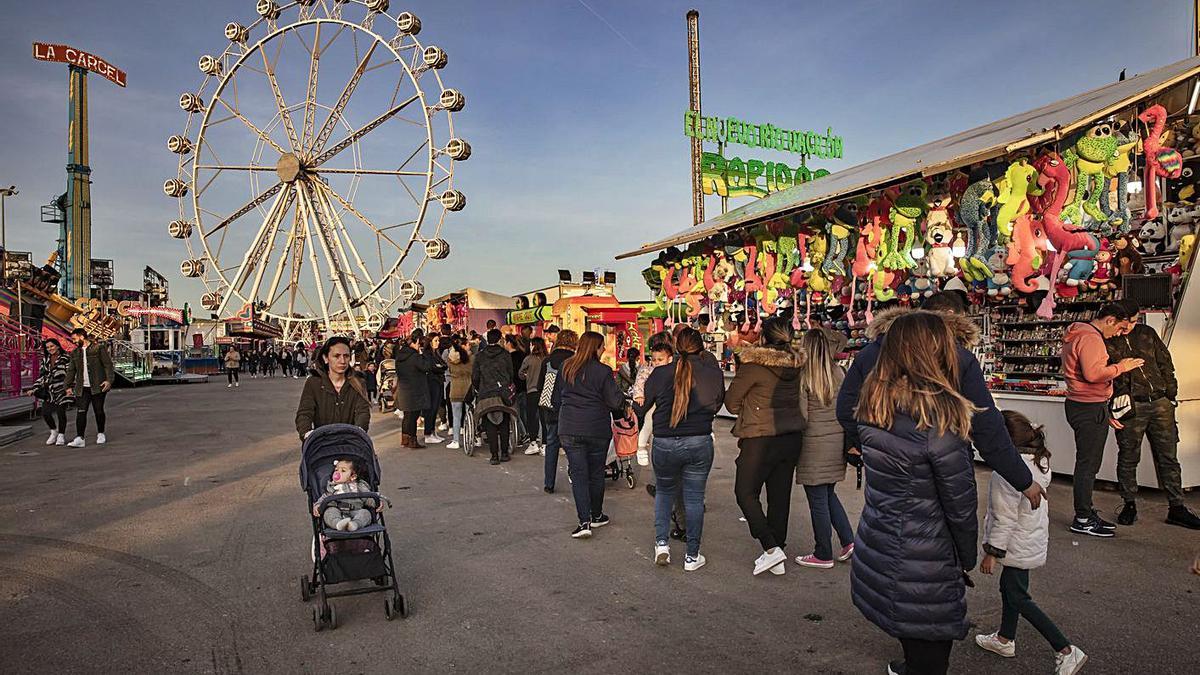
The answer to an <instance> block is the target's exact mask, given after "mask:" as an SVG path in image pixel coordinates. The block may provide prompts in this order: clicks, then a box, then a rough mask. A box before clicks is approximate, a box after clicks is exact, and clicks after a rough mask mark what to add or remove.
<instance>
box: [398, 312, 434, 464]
mask: <svg viewBox="0 0 1200 675" xmlns="http://www.w3.org/2000/svg"><path fill="white" fill-rule="evenodd" d="M422 337H424V334H423V333H422V332H421V331H420V330H415V331H413V333H412V335H411V336H409V339H408V342H406V343H404V344H402V345H400V347H399V348H398V349H397V350H396V354H395V359H396V388H395V389H394V390H393V393H394V398H393V400H394V401H395V404H396V410H401V411H403V412H404V421H403V422H402V423H401V426H400V447H403V448H423V447H425V444H424V443H422V442H421V439H420V438H418V437H417V418H418V417H420V416H421V413H422V411H424V410H425V409H427V408H428V407H429V371H430V370H431V369H432V366H431V365H430V363H429V358H428V357H427V356H425V355H424V354H422V353H421V352H420V351H418V349H419V348H420V346H421V338H422Z"/></svg>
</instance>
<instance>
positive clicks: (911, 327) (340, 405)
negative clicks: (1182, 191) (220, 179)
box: [296, 293, 1200, 675]
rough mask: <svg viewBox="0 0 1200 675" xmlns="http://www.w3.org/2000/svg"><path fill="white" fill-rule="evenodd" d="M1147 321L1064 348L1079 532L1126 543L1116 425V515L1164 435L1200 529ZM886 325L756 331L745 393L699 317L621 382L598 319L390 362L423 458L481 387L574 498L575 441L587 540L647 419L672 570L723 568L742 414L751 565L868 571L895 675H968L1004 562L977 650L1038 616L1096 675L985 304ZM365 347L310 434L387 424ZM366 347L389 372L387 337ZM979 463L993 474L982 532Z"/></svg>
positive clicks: (1042, 482) (1163, 459)
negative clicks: (1107, 457) (720, 446)
mask: <svg viewBox="0 0 1200 675" xmlns="http://www.w3.org/2000/svg"><path fill="white" fill-rule="evenodd" d="M1136 315H1137V308H1136V307H1135V306H1131V305H1130V304H1129V303H1113V304H1110V305H1106V306H1105V307H1103V308H1102V309H1100V310H1099V312H1098V313H1097V314H1096V316H1095V318H1094V319H1093V320H1092V321H1090V322H1080V323H1078V324H1075V325H1073V326H1071V327H1070V328H1069V329H1068V330H1067V332H1066V334H1065V337H1064V345H1063V372H1064V376H1065V378H1066V380H1067V382H1068V396H1067V401H1066V404H1065V406H1066V410H1065V412H1066V416H1067V419H1068V421H1069V422H1070V425H1071V427H1072V428H1073V429H1074V431H1075V438H1076V446H1077V447H1076V461H1075V463H1076V467H1075V473H1074V477H1073V492H1074V502H1075V504H1074V507H1075V508H1074V510H1075V517H1074V518H1073V519H1072V522H1071V524H1070V530H1071V531H1072V532H1074V533H1076V534H1081V535H1088V536H1094V537H1098V538H1101V539H1107V538H1111V537H1112V536H1114V532H1115V529H1116V525H1114V524H1111V523H1109V522H1108V521H1106V520H1104V519H1103V518H1101V517H1100V515H1099V513H1098V512H1097V511H1096V509H1095V508H1094V507H1093V504H1092V483H1093V482H1094V479H1095V475H1096V470H1097V468H1098V466H1099V458H1100V456H1101V453H1102V452H1103V447H1104V444H1105V442H1107V434H1108V432H1109V429H1115V430H1116V433H1117V441H1118V445H1119V447H1120V449H1121V450H1120V456H1119V460H1118V473H1119V478H1120V487H1121V495H1122V497H1123V498H1124V501H1125V506H1124V507H1123V508H1122V510H1121V512H1120V515H1119V516H1118V517H1117V522H1118V523H1120V524H1121V525H1123V526H1129V525H1133V524H1134V522H1135V521H1136V519H1137V510H1136V509H1137V507H1136V495H1137V481H1136V476H1135V474H1134V472H1135V471H1136V466H1137V459H1138V456H1139V455H1140V448H1141V442H1142V438H1143V436H1146V435H1148V436H1149V438H1150V444H1151V449H1152V455H1153V457H1154V461H1155V467H1156V469H1157V471H1158V476H1159V480H1160V483H1161V484H1162V487H1163V489H1164V491H1165V493H1166V495H1167V499H1168V501H1169V511H1168V518H1167V522H1168V523H1170V524H1173V525H1179V526H1182V527H1187V528H1192V529H1200V520H1197V519H1196V517H1195V515H1194V514H1192V512H1191V511H1189V510H1188V508H1187V507H1186V506H1185V504H1184V501H1183V493H1182V489H1181V487H1180V477H1179V469H1178V461H1177V459H1176V456H1175V455H1176V445H1177V443H1178V434H1177V431H1175V422H1174V407H1175V405H1176V398H1175V397H1176V395H1177V391H1176V390H1177V386H1176V384H1175V378H1174V367H1173V365H1172V364H1171V359H1170V354H1169V352H1167V350H1166V348H1165V347H1164V346H1163V345H1162V342H1161V340H1159V339H1158V336H1157V335H1156V334H1155V333H1154V332H1153V330H1152V329H1150V328H1149V327H1147V326H1145V325H1144V324H1137V323H1136V322H1135V320H1134V319H1135V317H1136ZM868 335H869V338H870V342H869V343H868V344H867V345H866V346H865V347H863V348H862V349H861V350H860V351H859V352H858V354H857V355H856V357H855V358H854V360H853V362H852V363H851V364H850V365H849V367H848V368H843V367H842V366H841V365H840V364H839V362H838V360H837V355H838V354H839V352H841V351H842V350H843V348H844V346H845V337H844V335H842V334H841V333H840V332H838V331H835V330H831V329H830V328H827V327H819V328H813V329H809V330H806V331H800V332H798V333H797V332H795V331H793V329H792V327H791V325H790V322H789V321H788V320H786V319H782V318H770V319H767V320H765V321H763V322H762V324H761V326H760V330H759V335H758V340H757V344H748V345H744V346H742V347H741V349H740V350H739V351H738V352H737V363H738V366H737V369H736V374H735V376H734V378H733V380H732V381H731V382H730V383H729V385H728V388H726V385H725V377H724V373H723V372H722V370H721V369H720V367H719V365H718V363H717V361H716V358H715V357H714V356H713V355H712V354H711V353H710V352H709V351H707V350H706V349H705V344H704V340H703V336H702V334H701V333H700V332H698V331H697V330H695V329H693V328H691V327H688V326H685V325H677V326H675V327H674V329H673V330H671V331H669V332H662V333H658V334H655V335H653V336H652V337H651V338H650V339H649V341H648V345H647V346H648V349H647V353H646V357H647V358H643V355H642V354H641V352H639V351H637V350H630V351H629V352H628V353H627V354H626V355H625V356H626V361H625V362H624V363H623V364H622V365H621V367H620V368H619V369H618V370H617V371H616V372H614V371H613V370H612V369H611V368H610V367H608V366H607V365H605V364H604V363H603V362H602V361H601V357H602V354H603V350H604V338H603V336H602V335H600V334H598V333H595V332H591V331H588V332H584V333H583V334H582V335H577V334H576V333H574V332H573V331H570V330H562V331H555V332H552V333H547V334H546V335H545V336H541V337H537V338H534V337H532V336H530V335H525V334H521V335H508V336H505V335H502V334H501V332H500V331H499V330H498V329H496V328H495V327H490V328H489V330H487V331H486V333H485V334H484V335H482V336H476V335H462V334H454V333H452V332H448V331H443V332H440V333H439V334H436V335H425V334H424V333H423V332H421V331H414V333H413V334H412V335H411V336H409V337H408V338H407V339H406V340H405V341H404V342H403V343H402V344H398V345H395V346H392V348H391V351H390V355H392V356H393V358H394V359H395V362H396V369H395V375H396V382H395V385H394V393H393V397H394V400H395V403H396V406H397V410H398V411H400V412H401V415H402V417H403V422H402V424H403V435H402V442H403V444H404V445H405V446H406V447H410V448H419V447H424V444H425V443H430V442H432V443H438V442H442V439H441V438H439V437H437V436H436V431H437V425H436V423H437V420H438V419H439V418H440V417H442V416H444V419H445V420H446V421H445V424H446V425H448V427H449V428H450V430H451V436H452V438H453V441H452V444H457V443H459V442H460V439H461V436H460V427H461V424H462V417H463V415H464V407H463V404H464V402H465V401H467V400H473V401H474V403H475V414H476V415H477V417H478V420H479V422H480V426H481V427H482V428H483V429H484V432H485V436H486V438H487V444H488V447H489V450H490V453H491V462H492V463H493V464H499V463H502V462H505V461H508V460H510V459H511V456H512V452H513V450H514V448H513V447H512V445H511V443H510V439H511V437H512V435H513V434H512V428H511V426H510V425H514V424H515V425H518V426H519V427H521V428H523V430H524V431H523V433H524V434H525V435H526V436H527V439H525V440H522V444H525V445H527V446H528V449H527V450H526V452H527V454H538V453H540V454H544V455H545V466H544V471H545V474H544V486H543V487H544V489H545V491H546V492H547V493H553V492H554V491H555V489H556V480H555V479H556V477H557V473H558V456H559V449H560V448H561V450H562V452H563V453H564V454H565V455H566V458H567V463H568V475H569V476H570V479H571V492H572V496H573V499H574V506H575V524H574V525H573V527H572V529H571V536H572V537H573V538H576V539H587V538H591V537H592V536H593V535H594V532H595V530H596V529H598V528H601V527H604V526H605V525H608V524H609V523H610V522H611V518H610V516H609V514H608V513H606V511H605V509H604V486H605V472H606V466H607V464H608V463H609V462H610V461H611V455H610V450H611V444H612V441H613V426H614V421H616V420H621V419H628V420H632V419H636V420H637V421H638V423H639V424H640V425H641V426H642V429H643V441H642V445H644V446H645V447H646V448H647V450H646V452H645V453H644V454H643V455H642V459H643V461H645V462H646V463H647V464H648V465H649V467H650V468H651V471H652V479H651V483H650V484H649V485H648V491H649V492H650V493H651V495H652V496H653V498H654V518H653V533H654V538H655V547H654V563H655V564H656V565H659V566H667V565H670V563H671V539H680V540H682V541H684V542H685V551H684V557H683V569H684V570H685V571H687V572H694V571H697V570H699V569H701V568H703V567H704V566H705V564H706V561H705V557H704V555H703V553H702V544H703V532H704V518H705V496H706V490H707V480H708V476H709V472H710V471H711V469H712V466H713V457H714V438H715V437H714V428H713V420H714V418H715V416H716V415H717V413H718V412H719V411H720V410H721V408H722V407H724V408H725V409H726V410H728V412H729V413H731V414H733V415H734V416H736V421H735V422H734V424H733V427H732V433H733V435H734V436H735V437H736V438H737V446H738V455H737V460H736V467H737V469H736V476H735V480H734V497H735V499H736V503H737V505H738V507H739V509H740V510H741V512H742V516H743V517H744V520H745V522H746V524H747V527H748V530H749V534H750V536H751V538H753V539H754V540H755V542H756V544H757V546H756V549H755V552H756V556H757V557H755V558H754V560H753V562H752V563H750V564H748V571H750V572H751V573H752V574H754V575H760V574H764V573H770V574H772V575H782V574H786V572H787V564H788V563H789V561H790V562H792V563H794V564H796V565H799V566H801V567H806V568H814V569H826V570H827V569H832V568H835V567H837V565H838V563H847V562H848V563H849V567H850V587H851V598H852V602H853V604H854V605H855V607H857V608H858V610H859V611H860V612H861V613H862V614H863V616H864V617H866V618H867V619H868V620H870V621H871V622H872V623H874V624H875V625H876V626H878V627H879V628H880V629H881V630H883V631H884V632H885V633H886V634H887V635H889V636H891V637H893V638H895V639H896V640H897V641H898V642H899V643H900V649H901V651H902V653H903V658H902V659H899V660H896V661H893V662H892V663H890V664H889V666H888V668H889V672H891V673H907V674H911V675H924V674H927V673H945V672H947V669H948V664H949V660H950V654H951V649H952V646H953V643H954V642H955V641H957V640H962V639H964V638H965V637H966V636H967V634H968V632H969V631H968V621H967V612H966V588H967V586H969V585H974V584H973V582H972V580H971V578H970V576H969V573H970V572H971V571H972V570H974V569H975V568H976V567H977V565H978V568H979V570H980V571H981V572H982V573H983V574H986V575H992V574H996V573H997V572H998V573H999V577H1000V579H999V592H1000V596H1001V601H1002V607H1003V611H1002V615H1001V618H1000V623H999V626H998V627H996V629H995V631H994V632H992V633H979V634H978V635H976V636H975V643H976V644H977V645H978V646H979V647H980V648H981V649H984V650H987V651H989V652H992V653H995V654H997V655H1000V656H1002V657H1010V656H1012V655H1013V654H1014V653H1015V638H1016V631H1017V625H1018V623H1019V620H1020V618H1022V617H1024V618H1025V620H1026V621H1028V622H1029V623H1030V625H1032V626H1033V627H1034V628H1035V629H1036V630H1037V631H1038V632H1039V633H1040V634H1041V635H1042V636H1043V638H1044V639H1045V640H1046V641H1047V643H1048V644H1049V646H1050V647H1051V649H1052V650H1053V655H1054V658H1055V672H1056V673H1061V674H1071V673H1076V672H1078V671H1079V670H1080V669H1081V668H1082V667H1083V665H1084V663H1085V662H1086V660H1087V656H1086V654H1084V652H1083V651H1082V650H1081V649H1080V648H1079V647H1078V646H1077V645H1075V644H1074V643H1073V642H1072V641H1071V640H1070V639H1069V638H1067V637H1066V636H1065V634H1064V633H1063V632H1062V631H1061V630H1060V629H1059V628H1058V627H1057V626H1056V625H1055V623H1054V622H1053V621H1052V620H1051V619H1050V618H1049V616H1048V615H1047V613H1046V612H1045V611H1043V610H1042V608H1040V607H1039V605H1038V604H1037V603H1036V602H1035V601H1034V599H1033V597H1032V595H1031V593H1030V575H1031V573H1032V572H1033V571H1034V570H1036V569H1038V568H1041V567H1043V566H1044V565H1045V564H1046V563H1047V550H1048V541H1049V535H1050V529H1049V515H1048V508H1047V506H1046V504H1045V493H1046V489H1047V487H1048V486H1049V483H1050V449H1048V448H1047V447H1046V436H1045V433H1044V432H1043V431H1042V428H1041V427H1040V426H1039V425H1038V424H1037V423H1036V421H1032V420H1030V419H1028V418H1026V417H1025V416H1024V415H1021V414H1020V413H1017V412H1014V411H1003V412H1002V411H1001V410H999V409H998V408H997V407H996V405H995V402H994V401H993V400H992V397H991V394H990V393H989V391H988V388H987V386H986V382H985V379H984V375H983V371H982V369H981V367H980V364H979V362H978V360H977V358H976V357H975V355H974V353H973V352H972V351H971V350H972V348H973V347H974V346H975V345H976V343H977V341H978V339H979V328H978V326H977V324H976V323H975V322H974V321H973V320H971V318H970V317H968V316H966V306H965V304H964V303H963V302H962V300H961V298H959V297H958V296H957V295H956V294H953V293H942V294H938V295H934V296H933V297H931V298H929V299H927V300H926V301H925V303H924V304H923V306H922V308H921V309H919V310H918V309H912V310H910V309H895V310H889V311H885V312H881V313H880V314H878V315H877V316H876V317H875V319H874V321H873V322H872V323H871V325H870V327H869V332H868ZM384 347H385V348H386V347H388V346H386V345H385V346H384ZM358 351H360V347H359V346H358V345H354V344H351V343H350V342H349V341H348V340H346V339H344V338H333V339H331V340H329V341H328V342H327V343H326V344H325V346H324V347H322V349H321V350H320V351H319V352H318V354H317V356H316V366H317V368H316V369H315V370H314V372H313V374H312V375H311V376H310V377H309V380H308V381H307V382H306V385H305V389H304V394H303V396H302V399H301V405H300V409H299V411H298V412H297V417H296V420H297V431H298V432H299V434H300V435H301V437H303V436H305V435H306V434H307V433H308V432H309V431H311V429H313V428H315V427H317V426H320V425H321V424H326V423H331V422H346V423H352V424H357V425H359V426H361V427H363V428H364V429H365V428H367V426H368V424H369V422H370V403H369V402H370V400H371V397H372V395H371V394H369V393H367V392H366V390H365V388H363V387H360V383H359V381H358V380H357V379H356V378H354V377H353V376H352V375H353V373H354V372H355V370H356V369H358V368H360V367H361V365H360V362H359V361H358V360H357V357H356V352H358ZM362 351H363V354H364V360H365V361H366V362H368V363H370V362H371V359H370V356H369V355H371V354H374V353H375V351H374V347H373V346H369V345H368V346H367V347H366V348H365V349H363V350H362ZM382 353H383V350H380V354H379V355H382ZM346 383H350V387H349V388H347V387H346V386H345V385H346ZM443 400H445V401H448V404H446V405H443ZM443 410H446V411H448V412H443ZM420 420H423V421H424V434H423V435H418V433H417V432H418V426H417V425H418V421H420ZM976 452H978V454H979V456H980V457H981V458H982V459H983V461H984V462H985V463H986V464H987V465H988V466H989V467H990V468H991V469H992V475H991V478H990V481H989V485H988V489H987V494H986V504H987V508H986V516H985V518H984V520H983V524H982V527H981V526H980V523H979V520H978V518H977V507H978V501H979V496H978V495H977V491H976V481H975V466H974V462H973V457H974V454H975V453H976ZM848 467H856V468H857V469H859V470H860V471H861V472H862V473H860V474H859V476H860V480H862V478H861V477H862V476H863V475H864V474H865V504H864V507H863V510H862V513H861V515H860V517H859V519H858V522H857V524H855V523H854V522H852V520H851V517H850V515H849V514H848V513H847V512H846V509H845V508H844V507H843V505H842V503H841V501H840V499H839V497H838V494H837V486H838V484H839V483H841V482H843V481H844V480H845V479H846V476H847V472H848ZM793 485H801V486H803V489H804V493H805V497H806V500H807V503H808V510H809V517H810V519H811V524H812V532H813V541H812V542H811V545H805V546H804V547H803V548H802V551H801V552H799V554H798V555H794V556H789V554H788V553H787V552H786V551H787V548H788V533H789V529H790V526H789V518H790V513H789V511H790V504H791V496H792V486H793ZM764 492H765V499H764ZM835 537H836V539H835ZM748 561H749V557H748Z"/></svg>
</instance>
